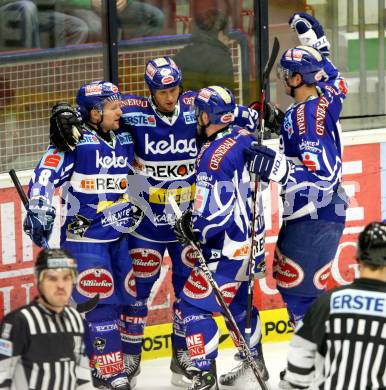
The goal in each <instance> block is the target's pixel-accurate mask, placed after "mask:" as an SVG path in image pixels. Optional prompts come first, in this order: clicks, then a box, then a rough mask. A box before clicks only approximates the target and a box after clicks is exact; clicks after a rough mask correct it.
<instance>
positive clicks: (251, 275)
mask: <svg viewBox="0 0 386 390" xmlns="http://www.w3.org/2000/svg"><path fill="white" fill-rule="evenodd" d="M279 50H280V44H279V40H278V39H277V38H276V37H275V38H274V40H273V46H272V51H271V54H270V56H269V59H268V62H267V63H266V64H265V67H264V71H263V79H262V80H261V86H262V88H261V93H260V112H259V120H260V121H259V127H260V129H259V134H258V136H257V142H258V143H259V145H261V144H262V142H263V138H264V130H265V119H264V115H265V110H264V104H265V97H266V90H267V86H268V81H269V76H270V74H271V70H272V67H273V65H274V63H275V61H276V59H277V56H278V54H279ZM259 193H260V189H259V178H258V177H256V178H255V192H254V196H253V199H252V203H253V213H252V237H251V252H250V255H249V261H248V295H247V296H248V306H247V318H246V320H245V339H246V341H247V343H248V345H250V339H251V332H252V306H253V288H254V285H255V266H256V261H255V256H254V253H253V249H254V247H255V244H256V243H255V225H256V207H257V205H256V200H257V196H258V194H259Z"/></svg>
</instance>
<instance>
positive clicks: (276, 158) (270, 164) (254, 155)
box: [245, 142, 292, 185]
mask: <svg viewBox="0 0 386 390" xmlns="http://www.w3.org/2000/svg"><path fill="white" fill-rule="evenodd" d="M245 154H246V156H247V159H248V160H249V161H250V164H249V171H250V172H253V173H254V174H256V175H258V176H259V177H260V178H261V179H262V180H265V181H269V180H273V181H275V182H276V183H280V184H281V185H285V184H286V183H287V181H288V177H289V174H290V173H291V168H292V164H291V163H290V162H289V161H287V159H286V158H285V156H284V154H282V153H277V152H275V151H274V150H273V149H270V148H267V147H266V146H263V145H258V144H257V142H253V143H252V144H251V147H250V148H248V149H246V150H245Z"/></svg>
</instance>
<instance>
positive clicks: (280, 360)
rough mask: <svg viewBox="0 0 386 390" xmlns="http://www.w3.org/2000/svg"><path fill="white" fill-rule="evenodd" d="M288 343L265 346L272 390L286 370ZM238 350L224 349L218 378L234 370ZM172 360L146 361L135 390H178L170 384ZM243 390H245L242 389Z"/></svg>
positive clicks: (221, 354) (275, 389) (276, 388)
mask: <svg viewBox="0 0 386 390" xmlns="http://www.w3.org/2000/svg"><path fill="white" fill-rule="evenodd" d="M287 348H288V343H267V344H265V345H263V352H264V358H265V362H266V364H267V367H268V371H269V375H270V380H269V385H270V388H271V390H278V389H279V387H278V383H279V373H280V371H281V370H283V369H284V368H285V365H286V357H287ZM235 352H236V349H223V350H220V351H219V356H218V358H217V371H218V376H220V375H221V374H224V373H225V372H227V371H228V370H230V369H232V368H234V367H235V366H236V365H237V362H236V361H235V360H234V359H233V355H234V353H235ZM169 365H170V358H162V359H155V360H147V361H144V362H143V363H142V365H141V373H140V375H139V376H138V381H137V386H136V387H135V390H153V389H157V390H178V389H182V388H181V387H175V386H173V385H171V383H170V375H171V374H170V369H169ZM240 390H243V389H240Z"/></svg>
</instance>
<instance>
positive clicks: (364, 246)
mask: <svg viewBox="0 0 386 390" xmlns="http://www.w3.org/2000/svg"><path fill="white" fill-rule="evenodd" d="M357 259H358V260H360V261H361V262H363V263H364V264H367V265H373V266H380V267H383V266H386V222H372V223H370V224H369V225H367V226H366V227H365V229H364V230H363V231H362V232H361V233H360V234H359V238H358V248H357Z"/></svg>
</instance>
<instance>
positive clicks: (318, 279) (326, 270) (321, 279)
mask: <svg viewBox="0 0 386 390" xmlns="http://www.w3.org/2000/svg"><path fill="white" fill-rule="evenodd" d="M331 263H332V262H329V263H328V264H326V265H325V266H324V267H322V268H321V269H320V270H318V271H317V272H316V273H315V275H314V285H315V287H316V288H317V289H319V290H324V289H325V288H326V287H327V280H328V278H329V277H330V274H331Z"/></svg>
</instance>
